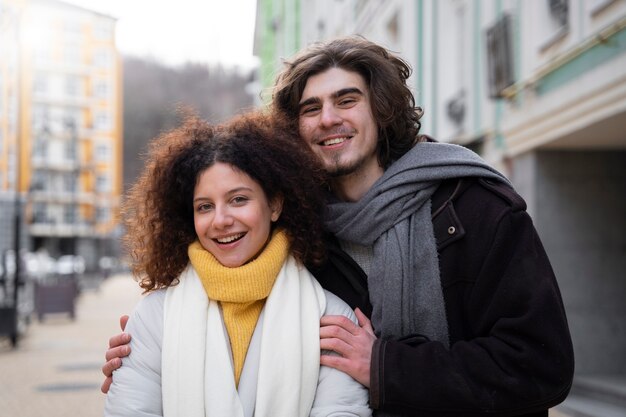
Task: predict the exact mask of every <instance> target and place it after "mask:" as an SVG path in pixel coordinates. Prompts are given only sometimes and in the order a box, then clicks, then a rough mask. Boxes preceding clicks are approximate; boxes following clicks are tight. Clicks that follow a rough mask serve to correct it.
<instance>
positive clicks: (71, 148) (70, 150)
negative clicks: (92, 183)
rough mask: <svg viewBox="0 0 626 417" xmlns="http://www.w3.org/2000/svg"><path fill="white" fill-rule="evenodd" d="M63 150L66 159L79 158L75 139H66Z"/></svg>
mask: <svg viewBox="0 0 626 417" xmlns="http://www.w3.org/2000/svg"><path fill="white" fill-rule="evenodd" d="M63 150H64V152H63V153H64V155H65V159H69V160H71V161H76V159H77V154H78V153H77V152H76V142H75V141H73V140H69V141H66V142H65V143H64V144H63Z"/></svg>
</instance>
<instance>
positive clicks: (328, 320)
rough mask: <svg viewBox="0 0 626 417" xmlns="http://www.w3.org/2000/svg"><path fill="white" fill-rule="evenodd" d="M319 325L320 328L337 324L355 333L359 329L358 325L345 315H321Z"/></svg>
mask: <svg viewBox="0 0 626 417" xmlns="http://www.w3.org/2000/svg"><path fill="white" fill-rule="evenodd" d="M320 326H321V327H322V328H324V327H326V326H338V327H340V328H342V329H344V330H346V331H348V332H349V333H351V334H356V333H357V332H358V331H359V326H357V325H356V324H354V322H353V321H352V320H350V319H349V318H347V317H346V316H322V318H321V319H320Z"/></svg>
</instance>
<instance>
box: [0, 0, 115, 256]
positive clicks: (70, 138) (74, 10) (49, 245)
mask: <svg viewBox="0 0 626 417" xmlns="http://www.w3.org/2000/svg"><path fill="white" fill-rule="evenodd" d="M7 1H8V0H2V4H3V5H5V4H8V3H7ZM13 3H15V6H13V7H12V8H13V9H14V10H17V12H16V13H17V15H16V16H17V19H16V20H15V24H16V25H17V29H15V32H16V33H17V35H16V39H17V40H18V42H15V40H14V41H13V42H12V44H13V45H14V46H15V49H16V50H17V51H16V53H15V54H16V55H17V59H16V61H17V62H16V65H14V66H12V67H9V65H5V64H3V65H2V71H3V73H2V74H3V78H2V80H3V87H2V88H3V90H2V91H3V93H2V94H3V100H4V99H5V98H6V100H8V101H10V100H11V99H12V96H11V92H14V91H18V92H19V93H18V96H17V99H16V100H15V101H16V105H15V107H16V110H13V109H12V108H11V106H6V105H5V106H2V108H3V109H4V110H3V113H2V116H1V117H2V124H1V126H2V129H3V137H4V138H5V140H4V143H5V144H6V146H5V147H6V148H7V149H6V151H5V152H3V153H1V154H0V158H2V159H1V160H0V161H1V162H0V171H2V175H1V176H0V188H1V187H4V188H3V189H4V190H6V193H5V194H7V195H9V194H11V190H13V195H16V193H15V191H14V190H15V185H14V184H13V183H12V182H11V180H12V179H14V180H15V181H19V195H20V198H21V201H22V205H21V207H22V209H23V218H24V220H23V223H24V228H23V233H24V234H25V235H26V239H24V237H23V238H22V240H25V241H26V242H27V246H28V249H30V250H37V249H40V248H45V249H46V250H48V252H49V253H50V254H51V255H53V256H59V255H63V254H68V253H72V254H79V255H82V256H83V257H84V258H85V259H86V260H87V263H88V265H89V264H96V262H97V258H98V257H99V256H102V255H104V254H108V253H107V252H110V250H109V249H110V246H111V241H112V239H114V238H115V236H116V234H117V233H118V232H119V204H120V199H121V193H122V75H121V60H120V57H119V54H118V51H117V49H116V45H115V25H116V20H115V18H113V17H111V16H107V15H103V14H100V13H97V12H94V11H91V10H87V9H83V8H80V7H76V6H73V5H69V4H67V3H63V2H60V1H56V0H20V1H18V0H13ZM2 38H3V39H4V36H3V37H2ZM7 52H8V50H7V49H4V48H2V49H0V54H1V55H2V58H3V59H0V62H3V63H4V61H5V59H4V57H5V53H7ZM5 66H6V67H7V68H6V69H5V68H4V67H5ZM11 71H16V73H17V74H18V75H11V74H12V72H11ZM5 73H6V74H7V75H6V77H5V75H4V74H5ZM5 84H7V85H5ZM11 111H12V112H13V113H11ZM12 118H13V119H15V120H16V126H15V128H14V129H13V130H11V128H12V124H11V122H10V121H11V120H13V119H12ZM5 132H6V136H5ZM16 139H17V140H16ZM12 150H13V152H16V153H19V154H20V158H19V160H17V159H15V158H13V160H15V163H12V162H11V161H12V157H11V155H12V154H11V152H12ZM107 248H109V249H107Z"/></svg>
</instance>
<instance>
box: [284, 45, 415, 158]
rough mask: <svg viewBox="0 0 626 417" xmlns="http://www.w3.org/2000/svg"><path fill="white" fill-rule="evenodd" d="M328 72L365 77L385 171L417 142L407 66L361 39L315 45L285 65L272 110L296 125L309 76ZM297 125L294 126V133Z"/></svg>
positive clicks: (379, 47)
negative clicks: (334, 70) (334, 69)
mask: <svg viewBox="0 0 626 417" xmlns="http://www.w3.org/2000/svg"><path fill="white" fill-rule="evenodd" d="M330 68H341V69H344V70H346V71H352V72H356V73H358V74H360V75H361V76H362V77H363V78H364V80H365V83H366V85H367V86H368V88H369V92H368V93H369V97H370V103H371V107H372V109H371V110H372V114H373V116H374V119H375V121H376V124H377V126H378V162H379V164H380V165H381V166H382V167H383V168H387V167H388V166H389V165H391V163H392V162H393V161H395V160H397V159H399V158H400V157H401V156H402V155H404V154H405V153H406V152H408V151H409V150H410V149H411V148H412V147H413V146H414V145H415V143H417V142H418V141H420V137H419V135H418V133H419V129H420V127H421V125H420V121H419V119H420V117H421V114H422V111H421V109H420V108H419V107H416V106H415V98H414V97H413V93H412V92H411V90H410V89H409V87H408V86H407V79H408V78H409V76H410V75H411V67H410V66H409V64H407V63H406V62H405V61H404V60H402V59H401V58H399V57H397V56H396V55H394V54H392V53H391V52H389V51H388V50H387V49H385V48H383V47H382V46H379V45H377V44H375V43H373V42H370V41H368V40H366V39H364V38H362V37H357V36H350V37H344V38H339V39H334V40H331V41H329V42H318V43H314V44H312V45H311V46H309V47H308V48H306V49H304V50H303V51H302V52H300V53H299V54H297V55H296V56H295V57H294V58H293V59H292V60H291V61H286V62H285V64H284V69H283V71H282V72H281V73H280V74H279V75H278V77H277V79H276V83H275V86H274V90H273V94H272V108H273V110H274V111H275V112H278V113H279V114H282V115H283V116H284V117H286V118H288V120H291V121H292V123H294V124H297V120H298V104H299V103H300V100H301V98H302V92H303V91H304V88H305V86H306V83H307V81H308V79H309V77H311V76H313V75H317V74H320V73H322V72H324V71H326V70H328V69H330ZM296 126H297V125H292V129H295V128H296Z"/></svg>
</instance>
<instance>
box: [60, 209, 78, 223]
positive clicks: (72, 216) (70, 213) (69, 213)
mask: <svg viewBox="0 0 626 417" xmlns="http://www.w3.org/2000/svg"><path fill="white" fill-rule="evenodd" d="M77 211H78V210H76V206H75V205H73V204H71V205H67V206H65V207H63V220H64V221H65V223H69V224H73V223H76V221H77V216H76V213H77Z"/></svg>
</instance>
